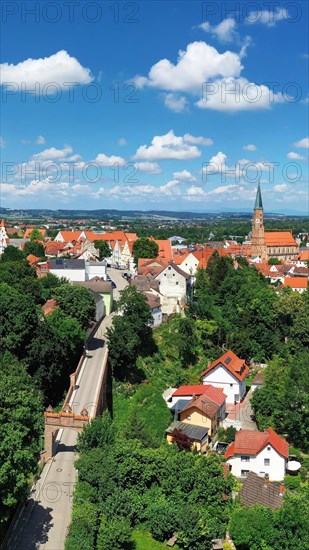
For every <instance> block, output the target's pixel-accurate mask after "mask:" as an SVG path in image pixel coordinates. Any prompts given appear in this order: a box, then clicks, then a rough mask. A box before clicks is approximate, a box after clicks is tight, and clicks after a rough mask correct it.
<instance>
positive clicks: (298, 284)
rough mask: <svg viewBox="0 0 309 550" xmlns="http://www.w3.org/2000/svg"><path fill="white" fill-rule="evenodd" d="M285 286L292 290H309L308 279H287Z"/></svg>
mask: <svg viewBox="0 0 309 550" xmlns="http://www.w3.org/2000/svg"><path fill="white" fill-rule="evenodd" d="M283 286H289V287H291V288H308V279H306V277H285V279H284V283H283Z"/></svg>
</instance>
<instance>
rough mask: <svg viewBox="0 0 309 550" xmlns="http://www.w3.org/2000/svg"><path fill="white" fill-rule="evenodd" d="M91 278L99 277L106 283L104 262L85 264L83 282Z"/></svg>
mask: <svg viewBox="0 0 309 550" xmlns="http://www.w3.org/2000/svg"><path fill="white" fill-rule="evenodd" d="M93 277H100V278H101V279H104V281H106V262H86V276H85V279H83V280H84V281H89V280H90V279H93Z"/></svg>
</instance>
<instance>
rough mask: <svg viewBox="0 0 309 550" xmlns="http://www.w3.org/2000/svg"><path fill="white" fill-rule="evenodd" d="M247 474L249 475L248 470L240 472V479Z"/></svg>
mask: <svg viewBox="0 0 309 550" xmlns="http://www.w3.org/2000/svg"><path fill="white" fill-rule="evenodd" d="M248 473H249V470H241V472H240V475H241V477H247V475H248Z"/></svg>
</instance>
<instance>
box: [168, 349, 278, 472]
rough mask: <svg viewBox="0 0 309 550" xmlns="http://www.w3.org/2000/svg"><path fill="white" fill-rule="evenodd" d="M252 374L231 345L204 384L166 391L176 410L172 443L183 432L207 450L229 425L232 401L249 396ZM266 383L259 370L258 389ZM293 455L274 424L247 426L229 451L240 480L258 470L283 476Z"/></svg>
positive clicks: (203, 377) (202, 450) (230, 463)
mask: <svg viewBox="0 0 309 550" xmlns="http://www.w3.org/2000/svg"><path fill="white" fill-rule="evenodd" d="M248 373H249V366H248V365H247V364H246V362H245V361H244V360H243V359H241V358H239V357H237V355H236V354H235V353H233V351H231V350H228V351H227V352H226V353H224V354H223V355H222V356H221V357H219V358H218V359H217V360H215V361H213V362H212V363H209V364H208V366H207V368H206V369H205V370H204V372H202V373H201V375H200V380H201V383H200V384H198V385H191V386H181V387H179V388H169V389H168V390H166V391H165V392H164V393H163V397H164V399H165V401H166V404H167V406H168V407H169V409H170V410H171V412H172V413H173V415H174V421H173V422H172V424H171V425H170V426H169V427H168V429H167V430H166V439H167V441H168V443H171V444H172V443H174V442H175V433H176V432H178V433H179V432H181V433H182V434H185V435H186V436H187V437H188V438H189V440H190V442H191V446H192V448H194V449H195V450H196V451H197V452H200V453H205V452H206V451H207V450H208V449H209V445H210V443H211V441H212V440H213V438H214V436H215V434H216V432H217V429H218V427H219V426H222V425H224V420H225V418H226V415H227V414H228V409H229V406H230V405H234V404H237V403H240V402H241V401H242V400H243V398H244V396H245V394H246V378H247V376H248ZM261 383H262V382H261V376H260V375H259V376H258V377H256V388H257V387H260V385H261ZM175 431H176V432H175ZM288 456H289V446H288V443H287V442H286V441H285V440H284V439H282V438H281V437H280V436H279V435H278V434H276V432H275V431H274V430H272V429H271V428H268V429H267V430H265V431H264V432H260V431H258V430H257V429H254V430H253V429H252V430H248V429H243V428H242V427H241V426H240V427H239V429H238V431H237V432H236V435H235V440H234V441H233V442H232V443H231V444H230V445H229V446H228V447H227V449H226V452H225V458H226V461H227V463H228V467H229V469H230V471H231V472H232V473H233V474H234V475H235V476H236V477H238V478H240V479H244V478H246V477H247V476H248V474H249V472H254V473H255V474H256V475H257V476H259V477H265V476H267V478H268V479H270V480H275V481H281V480H282V479H283V478H284V475H285V472H286V465H287V461H288Z"/></svg>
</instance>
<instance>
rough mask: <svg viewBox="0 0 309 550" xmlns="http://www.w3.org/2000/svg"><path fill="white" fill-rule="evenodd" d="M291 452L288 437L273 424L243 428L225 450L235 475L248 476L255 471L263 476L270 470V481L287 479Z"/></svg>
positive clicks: (239, 476)
mask: <svg viewBox="0 0 309 550" xmlns="http://www.w3.org/2000/svg"><path fill="white" fill-rule="evenodd" d="M288 456H289V445H288V443H287V441H286V440H285V439H282V438H281V437H280V436H279V435H278V434H276V432H275V431H274V430H273V429H272V428H267V430H265V431H264V432H259V431H257V430H239V431H238V432H236V434H235V441H233V442H232V443H231V444H230V445H229V447H228V448H227V450H226V453H225V458H226V459H227V462H228V463H229V464H230V466H231V472H232V474H233V475H234V476H236V477H238V478H246V477H247V475H248V473H249V472H254V473H255V474H257V475H258V476H261V477H264V476H265V474H268V475H269V479H270V481H281V480H282V479H284V476H285V469H286V463H287V460H288Z"/></svg>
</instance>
